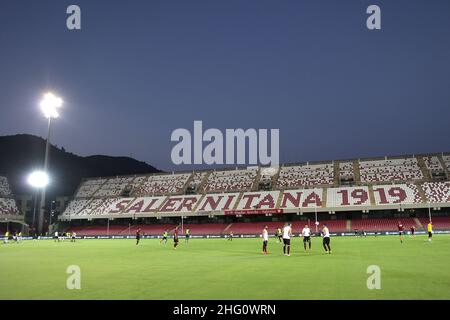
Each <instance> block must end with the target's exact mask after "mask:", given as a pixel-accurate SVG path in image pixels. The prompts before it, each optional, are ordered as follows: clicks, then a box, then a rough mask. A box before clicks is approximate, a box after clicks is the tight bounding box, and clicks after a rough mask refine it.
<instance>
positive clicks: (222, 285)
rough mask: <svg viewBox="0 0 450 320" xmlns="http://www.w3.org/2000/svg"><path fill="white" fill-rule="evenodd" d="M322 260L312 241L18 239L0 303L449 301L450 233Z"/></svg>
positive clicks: (354, 249) (364, 243)
mask: <svg viewBox="0 0 450 320" xmlns="http://www.w3.org/2000/svg"><path fill="white" fill-rule="evenodd" d="M331 244H332V249H333V253H332V254H331V255H326V254H325V253H324V251H323V249H322V246H321V239H320V238H313V248H312V251H311V252H310V253H305V252H304V251H303V247H302V243H301V239H300V238H298V237H296V238H294V239H293V240H292V254H291V256H290V257H286V256H284V255H283V254H282V245H280V244H279V243H278V242H277V241H276V240H275V239H273V238H271V239H270V241H269V251H270V254H269V255H267V256H265V255H262V254H261V240H260V239H243V238H236V239H234V240H233V241H232V242H231V241H226V240H225V239H191V241H190V243H189V244H188V245H185V243H184V239H181V238H180V245H179V248H178V249H177V250H173V249H172V241H171V240H170V241H168V243H167V244H166V245H161V244H160V243H159V240H156V239H143V240H142V241H141V243H140V245H139V246H136V245H135V241H134V240H132V239H129V240H109V239H107V240H77V242H76V243H70V242H61V243H55V242H53V241H51V240H44V241H36V242H33V241H24V242H23V243H20V244H8V245H3V244H1V245H0V299H258V300H259V299H450V273H449V271H448V270H449V265H450V235H435V236H434V238H433V242H432V243H429V242H428V241H427V240H426V236H425V235H419V236H416V237H415V238H410V237H409V236H406V237H405V242H404V243H403V244H400V241H399V239H398V237H397V236H382V237H378V238H375V237H367V238H354V237H334V238H332V241H331ZM69 265H78V266H79V267H80V269H81V289H80V290H68V289H67V288H66V281H67V278H68V277H69V275H68V274H67V273H66V269H67V267H68V266H69ZM369 265H378V266H379V267H380V269H381V289H380V290H376V289H375V290H369V289H368V288H367V285H366V282H367V278H368V277H369V276H370V275H369V274H367V267H368V266H369Z"/></svg>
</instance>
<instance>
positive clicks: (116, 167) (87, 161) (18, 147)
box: [0, 134, 160, 198]
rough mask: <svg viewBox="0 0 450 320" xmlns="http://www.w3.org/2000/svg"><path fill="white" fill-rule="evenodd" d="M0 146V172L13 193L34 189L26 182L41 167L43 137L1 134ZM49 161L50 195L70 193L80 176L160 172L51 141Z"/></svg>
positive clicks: (72, 191) (140, 162)
mask: <svg viewBox="0 0 450 320" xmlns="http://www.w3.org/2000/svg"><path fill="white" fill-rule="evenodd" d="M0 150H1V156H0V175H6V176H7V177H8V179H9V183H10V185H11V188H12V190H13V192H14V193H15V194H31V193H32V192H33V190H32V188H31V187H30V186H29V185H28V184H27V175H28V174H29V173H30V172H32V171H33V170H35V169H41V168H42V167H43V163H44V154H45V140H44V139H42V138H41V137H37V136H34V135H29V134H18V135H13V136H2V137H0ZM49 164H50V165H49V173H50V176H51V184H50V185H49V187H48V188H47V194H48V197H49V198H51V197H55V196H63V195H67V196H71V195H73V194H74V192H75V191H76V189H77V187H78V185H79V183H80V181H81V179H82V178H89V177H100V176H115V175H127V174H142V173H155V172H160V171H159V170H158V169H156V168H155V167H152V166H151V165H149V164H147V163H145V162H142V161H137V160H135V159H132V158H129V157H110V156H104V155H94V156H89V157H81V156H78V155H75V154H73V153H70V152H66V151H65V149H64V148H58V147H56V146H54V145H52V146H51V149H50V162H49Z"/></svg>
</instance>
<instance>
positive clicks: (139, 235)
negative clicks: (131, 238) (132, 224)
mask: <svg viewBox="0 0 450 320" xmlns="http://www.w3.org/2000/svg"><path fill="white" fill-rule="evenodd" d="M139 240H141V229H140V228H139V229H137V231H136V245H138V244H139Z"/></svg>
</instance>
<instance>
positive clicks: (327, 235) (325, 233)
mask: <svg viewBox="0 0 450 320" xmlns="http://www.w3.org/2000/svg"><path fill="white" fill-rule="evenodd" d="M322 237H323V248H324V249H325V253H328V254H330V253H331V246H330V230H328V227H327V225H326V224H324V225H323V228H322Z"/></svg>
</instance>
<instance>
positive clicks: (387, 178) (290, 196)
mask: <svg viewBox="0 0 450 320" xmlns="http://www.w3.org/2000/svg"><path fill="white" fill-rule="evenodd" d="M449 172H450V154H448V153H441V154H425V155H416V156H399V157H384V158H371V159H352V160H345V161H343V160H340V161H328V162H327V161H323V162H315V163H312V162H310V163H301V164H287V165H283V166H280V167H248V168H235V169H228V170H205V171H193V172H175V173H163V174H151V175H134V176H118V177H99V178H92V179H85V180H84V181H82V182H81V183H80V185H79V187H78V189H77V191H76V193H75V194H74V196H73V199H72V200H71V201H70V202H69V203H68V205H67V206H66V207H65V209H64V211H63V212H62V214H61V215H60V216H59V217H58V219H59V223H60V226H64V228H72V227H77V228H78V227H79V228H81V229H82V226H83V225H85V224H88V225H90V224H92V223H94V221H98V223H100V224H105V222H102V221H113V220H116V221H114V222H113V224H115V223H116V224H121V223H126V224H127V225H130V224H133V225H135V224H141V225H143V226H145V225H149V224H150V225H159V226H160V228H159V227H157V228H156V229H157V230H156V229H155V230H156V231H154V233H156V234H159V233H160V232H161V231H162V230H164V229H166V228H165V227H163V225H164V224H165V225H167V226H170V225H177V224H179V221H180V220H182V219H185V223H195V224H198V225H197V227H198V231H197V232H199V233H202V232H203V233H204V232H208V233H218V234H222V233H223V232H224V230H225V229H227V228H229V227H230V226H231V223H233V224H234V227H233V228H235V226H237V225H238V223H252V222H255V223H256V222H258V221H259V222H261V221H264V222H268V223H279V221H280V222H282V221H296V220H299V222H300V221H303V220H308V221H309V220H313V216H312V215H315V217H317V216H319V220H320V221H328V222H331V223H334V224H335V226H334V231H338V230H339V231H342V232H345V231H353V229H356V228H361V229H363V228H369V229H370V226H366V227H364V226H365V225H366V224H369V225H371V224H372V225H377V228H378V226H380V225H383V223H384V222H382V220H383V219H386V218H387V219H391V220H393V218H396V217H402V218H403V219H409V220H408V221H413V222H414V223H415V225H416V226H417V227H418V228H421V223H420V221H421V220H420V219H422V218H425V217H428V214H429V211H430V210H433V211H434V216H439V215H444V217H437V218H438V220H439V219H443V220H442V226H443V228H444V229H446V228H447V227H448V228H449V229H450V221H447V220H449V217H448V216H445V215H446V214H447V213H446V212H447V208H448V207H450V179H449ZM0 182H1V184H0V186H1V189H0V191H1V197H0V214H1V215H2V217H6V216H8V217H9V219H10V220H11V221H12V220H14V218H15V220H20V219H22V220H23V218H21V215H20V212H19V210H18V208H17V206H16V204H15V201H14V199H13V197H12V195H11V191H10V189H9V185H8V182H7V179H6V178H4V177H2V178H1V179H0ZM436 212H437V213H436ZM371 219H372V220H371ZM373 219H375V220H376V219H381V220H380V221H378V222H377V221H375V220H373ZM414 219H416V220H414ZM120 221H123V222H120ZM436 221H437V220H436ZM202 224H208V225H213V224H217V230H215V231H202V229H203V227H201V225H202ZM388 224H389V227H385V229H394V228H395V226H394V225H393V224H392V223H390V222H389V223H388ZM391 224H392V226H391ZM358 225H360V227H356V226H358ZM447 225H448V226H447ZM108 227H109V222H108ZM122 227H123V226H122ZM122 227H118V226H117V228H118V229H120V228H122ZM422 227H423V226H422ZM124 228H125V227H123V228H122V229H124ZM373 228H375V226H373ZM383 228H384V227H383ZM94 229H95V228H94ZM113 229H114V226H113V227H112V229H111V230H113ZM150 229H151V228H150ZM160 229H161V230H160ZM206 229H208V228H206ZM244 229H245V228H244ZM208 230H209V229H208ZM252 230H253V231H252ZM128 231H129V230H128ZM259 231H260V230H259V227H258V228H256V227H255V228H254V229H251V228H250V229H249V230H247V231H245V233H253V232H259ZM121 232H122V231H121ZM151 232H153V231H150V233H151ZM243 232H244V231H243ZM102 233H104V232H103V231H102ZM108 233H109V229H108Z"/></svg>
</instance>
